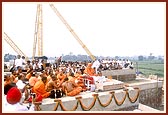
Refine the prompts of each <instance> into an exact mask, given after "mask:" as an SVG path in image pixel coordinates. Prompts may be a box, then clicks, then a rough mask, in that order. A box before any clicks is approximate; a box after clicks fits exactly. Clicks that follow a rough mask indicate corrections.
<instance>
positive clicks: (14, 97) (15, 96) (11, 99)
mask: <svg viewBox="0 0 168 115" xmlns="http://www.w3.org/2000/svg"><path fill="white" fill-rule="evenodd" d="M21 97H22V94H21V91H20V90H19V89H18V88H17V87H12V88H11V89H10V90H9V91H8V92H7V95H6V100H7V102H8V103H9V104H12V105H13V104H16V103H18V102H20V99H21Z"/></svg>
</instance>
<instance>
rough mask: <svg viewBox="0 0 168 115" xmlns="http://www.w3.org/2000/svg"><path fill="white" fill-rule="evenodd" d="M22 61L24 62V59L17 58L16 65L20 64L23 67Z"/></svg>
mask: <svg viewBox="0 0 168 115" xmlns="http://www.w3.org/2000/svg"><path fill="white" fill-rule="evenodd" d="M22 63H23V60H22V59H16V60H15V65H16V67H18V66H20V67H22V66H23V65H22Z"/></svg>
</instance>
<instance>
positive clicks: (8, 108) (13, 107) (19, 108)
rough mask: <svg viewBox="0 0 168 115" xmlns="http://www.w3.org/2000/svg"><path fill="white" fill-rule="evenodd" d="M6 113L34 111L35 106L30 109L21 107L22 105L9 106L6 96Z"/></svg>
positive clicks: (24, 106)
mask: <svg viewBox="0 0 168 115" xmlns="http://www.w3.org/2000/svg"><path fill="white" fill-rule="evenodd" d="M4 98H5V99H4V108H3V111H4V112H10V111H13V112H14V111H34V105H32V106H31V107H30V109H28V108H27V106H26V105H21V104H20V103H16V104H13V105H12V104H9V103H8V102H7V100H6V95H5V96H4Z"/></svg>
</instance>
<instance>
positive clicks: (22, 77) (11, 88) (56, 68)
mask: <svg viewBox="0 0 168 115" xmlns="http://www.w3.org/2000/svg"><path fill="white" fill-rule="evenodd" d="M123 68H131V69H133V65H132V62H129V61H128V60H123V61H121V60H101V61H100V60H97V61H95V62H66V61H58V60H57V61H56V62H55V63H54V64H50V63H46V61H45V60H43V59H42V60H39V59H35V60H33V61H29V60H28V61H25V58H22V57H21V56H20V55H18V56H17V59H15V63H14V64H13V67H11V68H10V71H11V74H5V75H4V96H5V100H6V102H5V106H8V107H11V105H13V106H15V107H14V108H15V110H16V111H17V110H19V108H22V110H32V109H30V108H32V107H33V106H29V107H28V108H29V109H28V108H26V109H25V107H21V106H23V105H20V103H31V102H33V100H32V98H33V97H34V98H35V100H36V101H41V100H42V99H44V98H61V97H62V96H75V95H78V94H80V92H85V91H87V90H90V89H92V88H91V87H90V86H91V85H90V84H96V82H97V81H98V79H99V78H101V79H102V78H103V79H102V81H103V82H106V81H109V79H107V78H106V77H105V76H103V75H102V73H101V71H103V70H113V69H123ZM16 96H17V98H16ZM32 96H33V97H32ZM12 110H13V109H12Z"/></svg>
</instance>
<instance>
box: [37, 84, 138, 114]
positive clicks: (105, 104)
mask: <svg viewBox="0 0 168 115" xmlns="http://www.w3.org/2000/svg"><path fill="white" fill-rule="evenodd" d="M127 92H128V94H129V96H130V97H131V98H133V97H136V96H137V94H138V90H136V89H133V88H131V87H130V88H128V90H127ZM93 94H96V95H97V96H93ZM114 95H115V97H116V99H117V100H118V102H119V103H117V102H116V101H115V98H114V97H111V96H112V94H110V93H109V91H106V92H98V93H95V92H82V93H80V94H79V95H78V96H80V97H81V98H80V101H81V103H82V104H81V103H78V99H76V97H78V96H76V97H69V96H67V97H62V98H60V99H59V100H60V101H61V104H58V102H54V99H48V98H47V99H44V100H43V101H42V105H40V108H41V111H54V110H55V111H65V110H66V111H71V110H73V111H116V110H119V109H124V108H128V107H134V108H132V110H133V109H135V108H136V107H137V106H138V104H139V97H138V96H137V98H136V100H134V101H135V102H131V101H130V100H129V98H128V95H127V93H126V91H124V90H122V89H121V90H115V91H114ZM123 100H124V101H123ZM94 101H95V102H94ZM122 101H123V103H121V102H122ZM59 103H60V102H59ZM77 103H78V104H77ZM100 103H101V104H100ZM57 104H58V105H57Z"/></svg>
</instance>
